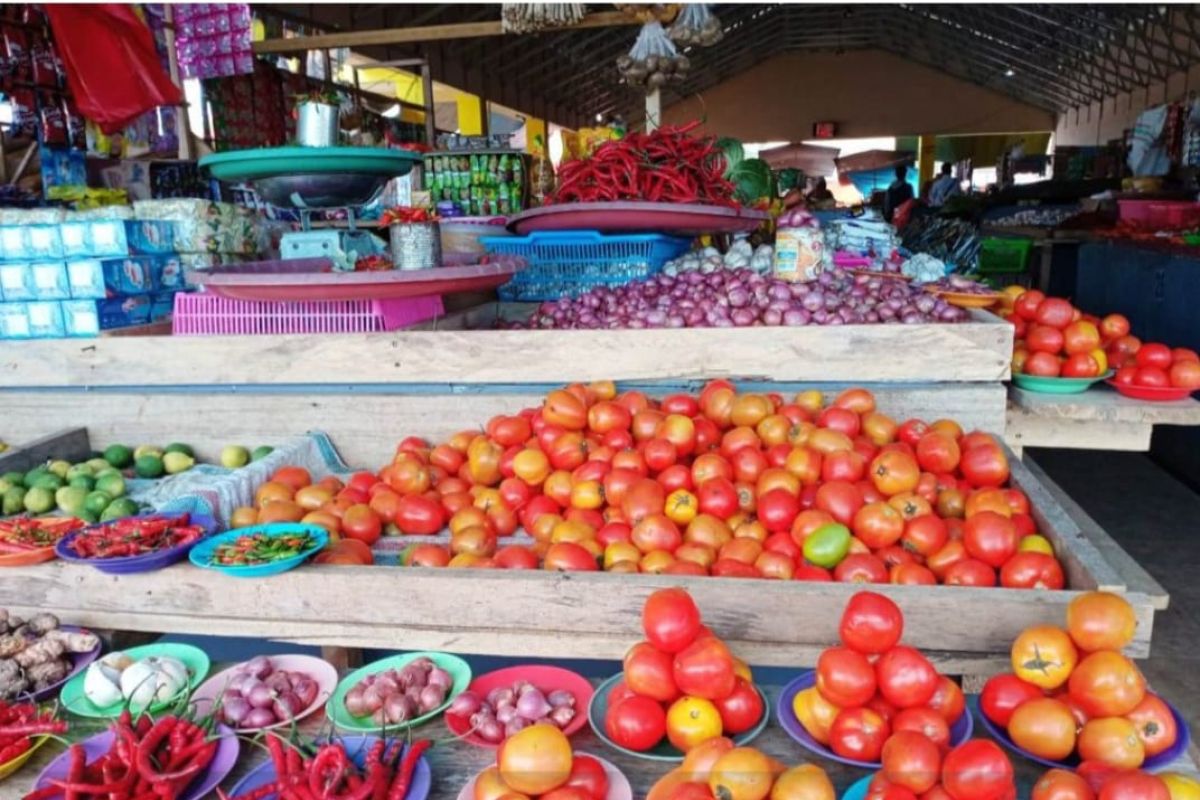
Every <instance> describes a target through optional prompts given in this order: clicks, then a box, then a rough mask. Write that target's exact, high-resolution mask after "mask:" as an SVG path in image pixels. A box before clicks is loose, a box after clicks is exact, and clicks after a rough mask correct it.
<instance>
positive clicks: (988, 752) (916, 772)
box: [866, 734, 1064, 800]
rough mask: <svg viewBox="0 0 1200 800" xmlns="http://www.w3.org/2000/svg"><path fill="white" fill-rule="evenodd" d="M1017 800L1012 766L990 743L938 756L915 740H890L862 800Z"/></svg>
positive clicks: (966, 745)
mask: <svg viewBox="0 0 1200 800" xmlns="http://www.w3.org/2000/svg"><path fill="white" fill-rule="evenodd" d="M889 748H890V749H891V752H890V753H889V752H888V750H889ZM889 756H891V758H889ZM913 787H925V788H923V789H917V788H913ZM1016 797H1017V784H1016V781H1015V780H1014V777H1013V765H1012V762H1011V761H1009V759H1008V756H1006V755H1005V754H1004V751H1003V750H1001V749H1000V747H999V746H998V745H997V744H996V743H995V742H992V741H989V740H987V739H969V740H968V741H965V742H963V743H962V744H960V745H958V746H957V747H954V748H951V749H949V750H948V751H945V752H944V754H943V753H940V752H937V751H936V750H935V749H931V746H930V745H929V744H928V740H925V741H924V742H923V743H922V742H921V737H920V735H919V734H903V737H902V736H901V734H897V735H896V736H893V737H892V739H891V740H889V742H888V747H885V748H884V759H883V768H882V769H880V770H879V772H876V773H875V774H874V775H873V776H872V777H871V782H870V784H868V787H867V794H866V800H918V798H920V800H1016ZM1047 800H1048V799H1047ZM1058 800H1064V798H1058Z"/></svg>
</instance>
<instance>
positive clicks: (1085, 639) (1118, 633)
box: [1067, 592, 1137, 653]
mask: <svg viewBox="0 0 1200 800" xmlns="http://www.w3.org/2000/svg"><path fill="white" fill-rule="evenodd" d="M1136 629H1137V617H1136V616H1135V615H1134V612H1133V606H1131V605H1130V604H1129V601H1128V600H1126V599H1125V598H1123V597H1121V596H1120V595H1115V594H1112V593H1111V592H1085V593H1084V594H1081V595H1079V596H1078V597H1076V598H1075V599H1073V600H1072V601H1071V602H1070V604H1069V605H1068V606H1067V633H1069V634H1070V635H1071V639H1072V640H1073V641H1074V642H1075V645H1076V646H1077V647H1078V648H1079V649H1080V650H1082V651H1083V652H1085V653H1091V652H1093V651H1096V650H1120V649H1122V648H1123V647H1125V645H1127V644H1129V643H1130V642H1131V641H1133V636H1134V632H1135V630H1136Z"/></svg>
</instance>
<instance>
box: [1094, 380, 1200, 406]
mask: <svg viewBox="0 0 1200 800" xmlns="http://www.w3.org/2000/svg"><path fill="white" fill-rule="evenodd" d="M1107 383H1108V385H1109V386H1111V387H1113V388H1114V389H1116V390H1117V392H1119V393H1120V394H1122V395H1124V396H1125V397H1132V398H1133V399H1134V400H1149V401H1150V402H1152V403H1167V402H1170V401H1172V400H1186V399H1187V398H1188V396H1189V395H1191V393H1192V392H1194V391H1196V390H1195V389H1187V388H1183V387H1180V386H1127V385H1122V384H1119V383H1117V382H1116V381H1112V380H1110V381H1107Z"/></svg>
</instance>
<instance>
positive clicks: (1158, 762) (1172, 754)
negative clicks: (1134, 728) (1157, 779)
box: [979, 695, 1192, 772]
mask: <svg viewBox="0 0 1200 800" xmlns="http://www.w3.org/2000/svg"><path fill="white" fill-rule="evenodd" d="M1159 699H1160V700H1162V701H1163V702H1164V703H1167V700H1166V698H1164V697H1162V696H1161V695H1159ZM1167 708H1169V709H1171V716H1173V717H1175V730H1176V731H1177V735H1176V736H1175V744H1173V745H1171V746H1170V747H1168V748H1167V749H1166V750H1163V751H1162V752H1161V753H1159V754H1158V755H1156V756H1150V757H1149V758H1147V759H1146V760H1145V761H1144V762H1142V767H1141V768H1142V769H1143V770H1145V771H1146V772H1155V771H1157V770H1160V769H1166V768H1167V767H1168V766H1170V765H1171V764H1172V763H1174V761H1175V759H1177V758H1179V757H1180V756H1181V755H1183V754H1184V753H1186V752H1187V749H1188V745H1189V744H1191V741H1192V732H1191V729H1190V728H1188V724H1187V720H1185V719H1184V718H1183V716H1182V715H1181V714H1180V713H1179V709H1177V708H1175V706H1173V705H1171V704H1170V703H1167ZM979 718H980V719H981V720H983V727H984V728H986V729H987V732H988V733H989V734H991V736H992V738H993V739H995V740H996V741H997V742H999V743H1000V744H1002V745H1004V746H1005V747H1007V748H1008V749H1009V750H1012V751H1013V752H1014V753H1019V754H1020V755H1023V756H1025V758H1028V759H1029V760H1030V761H1036V762H1037V763H1038V764H1042V765H1044V766H1047V767H1065V768H1066V769H1075V767H1077V766H1079V756H1077V755H1074V754H1072V755H1071V757H1070V758H1067V759H1064V760H1062V761H1051V760H1050V759H1048V758H1042V757H1041V756H1035V755H1034V754H1033V753H1031V752H1029V751H1028V750H1026V749H1025V748H1023V747H1021V746H1019V745H1018V744H1017V743H1016V742H1014V741H1013V740H1012V739H1011V738H1009V735H1008V731H1006V730H1004V729H1003V728H1001V727H1000V726H999V725H997V724H996V723H994V722H992V721H991V720H990V719H988V718H987V715H986V714H984V713H983V712H982V711H980V713H979Z"/></svg>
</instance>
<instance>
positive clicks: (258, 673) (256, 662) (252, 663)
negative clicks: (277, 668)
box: [240, 656, 271, 680]
mask: <svg viewBox="0 0 1200 800" xmlns="http://www.w3.org/2000/svg"><path fill="white" fill-rule="evenodd" d="M240 671H241V672H243V673H245V674H247V675H253V676H254V677H256V678H258V679H260V680H261V679H263V678H265V677H267V676H268V675H270V674H271V661H270V659H268V658H267V657H266V656H255V657H254V658H252V659H250V660H249V661H247V662H246V663H245V664H242V666H241V668H240Z"/></svg>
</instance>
